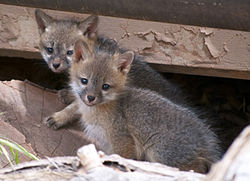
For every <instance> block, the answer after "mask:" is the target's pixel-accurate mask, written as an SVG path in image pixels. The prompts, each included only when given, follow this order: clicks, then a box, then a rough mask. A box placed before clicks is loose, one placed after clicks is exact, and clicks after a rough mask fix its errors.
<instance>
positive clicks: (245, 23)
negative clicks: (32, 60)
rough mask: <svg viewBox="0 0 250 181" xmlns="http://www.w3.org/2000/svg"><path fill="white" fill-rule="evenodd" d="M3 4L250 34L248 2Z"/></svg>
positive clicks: (21, 0)
mask: <svg viewBox="0 0 250 181" xmlns="http://www.w3.org/2000/svg"><path fill="white" fill-rule="evenodd" d="M1 3H6V4H10V5H19V6H28V7H36V8H45V9H54V10H61V11H71V12H77V13H89V14H99V15H105V16H115V17H123V18H132V19H142V20H151V21H161V22H168V23H176V24H186V25H195V26H207V27H213V28H226V29H235V30H244V31H250V21H249V19H250V1H249V0H213V1H204V0H203V1H201V0H146V1H145V0H84V1H82V0H71V1H68V0H60V1H51V0H29V1H27V0H18V1H16V0H1Z"/></svg>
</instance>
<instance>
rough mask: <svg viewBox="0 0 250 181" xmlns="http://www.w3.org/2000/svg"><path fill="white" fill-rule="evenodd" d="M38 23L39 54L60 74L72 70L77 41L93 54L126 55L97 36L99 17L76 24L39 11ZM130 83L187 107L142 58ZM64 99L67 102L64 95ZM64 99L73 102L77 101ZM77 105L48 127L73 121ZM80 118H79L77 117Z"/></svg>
mask: <svg viewBox="0 0 250 181" xmlns="http://www.w3.org/2000/svg"><path fill="white" fill-rule="evenodd" d="M35 15H36V21H37V24H38V29H39V33H40V51H41V54H42V56H43V58H44V60H45V61H46V62H47V64H48V66H49V68H50V69H51V70H52V71H54V72H56V73H60V72H63V71H67V70H68V69H69V68H70V67H71V59H72V56H73V54H74V50H73V45H74V43H75V41H76V40H78V39H81V40H82V41H83V42H84V43H85V45H86V46H85V48H86V50H88V51H90V52H91V51H93V50H94V49H96V48H97V47H98V48H99V49H101V50H103V51H106V52H114V51H118V52H124V51H125V50H123V49H121V48H120V47H119V46H118V45H117V43H116V42H115V41H114V40H111V39H109V38H105V37H103V36H98V34H97V27H98V17H97V16H94V15H93V16H90V17H88V18H87V19H86V20H83V21H81V22H76V21H73V20H56V19H54V18H52V17H50V16H49V15H47V14H45V13H44V12H43V11H41V10H36V12H35ZM128 76H129V77H130V80H131V81H130V84H132V85H134V86H136V87H138V88H146V89H150V90H153V91H156V92H158V93H159V94H161V95H163V96H164V97H167V98H169V99H170V100H172V101H173V102H176V103H180V104H185V98H184V96H183V94H182V93H181V91H180V89H179V88H178V87H177V86H176V85H174V84H172V83H171V82H170V81H168V80H165V79H164V78H163V77H162V76H161V75H160V74H159V73H157V72H156V71H154V70H153V69H152V68H151V67H150V66H149V65H147V64H146V63H145V62H143V60H142V57H139V56H135V58H134V61H133V63H132V65H131V71H130V72H129V75H128ZM65 92H66V94H67V93H68V92H67V91H61V93H63V95H61V96H62V98H63V100H64V97H65V96H64V93H65ZM67 97H69V100H67V99H66V100H64V102H66V103H70V102H72V101H73V99H74V98H70V97H71V96H67ZM76 110H77V104H75V103H74V102H73V103H72V104H70V105H69V106H67V107H66V108H65V109H64V110H62V111H60V112H57V113H54V114H53V115H51V116H50V117H48V118H46V120H45V121H46V122H47V125H48V126H53V128H54V129H57V128H59V127H61V126H63V125H65V124H67V123H68V122H70V121H72V118H73V117H74V115H75V114H74V112H75V111H76ZM76 119H77V116H76Z"/></svg>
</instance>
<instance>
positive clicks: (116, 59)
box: [70, 40, 220, 173]
mask: <svg viewBox="0 0 250 181" xmlns="http://www.w3.org/2000/svg"><path fill="white" fill-rule="evenodd" d="M86 46H87V45H86V44H85V43H84V42H82V41H81V40H79V41H77V43H76V45H75V48H74V51H75V55H74V58H73V62H72V68H71V70H70V78H71V84H70V85H71V87H72V91H73V93H74V94H75V97H76V101H77V104H78V107H79V112H80V113H81V115H82V119H83V120H84V121H83V124H84V125H85V127H86V133H87V135H89V137H92V138H93V139H97V138H98V139H99V140H96V141H97V143H99V145H101V147H102V146H103V147H102V149H103V150H104V151H105V152H107V153H117V154H120V155H121V156H124V157H127V158H133V159H138V160H147V161H152V162H160V163H163V164H166V165H169V166H174V167H178V168H180V169H181V170H194V171H197V172H201V173H205V172H207V171H208V169H209V168H210V165H211V163H213V162H215V161H216V160H217V159H218V158H219V155H220V152H219V147H218V144H217V139H216V136H215V135H214V133H213V132H212V131H211V130H210V129H209V127H208V126H207V125H206V124H204V123H203V122H202V121H201V120H200V119H199V118H198V117H197V116H196V114H194V113H193V112H192V111H191V110H189V109H188V108H184V107H182V106H179V105H177V104H175V103H173V102H172V101H170V100H169V99H167V98H165V97H163V96H162V95H160V94H158V93H156V92H153V91H151V90H148V89H141V88H138V87H136V86H133V85H131V84H130V81H131V79H130V77H129V72H130V70H131V68H132V67H131V63H132V61H133V60H134V53H133V52H132V51H125V52H122V53H121V52H114V54H112V53H107V52H105V51H101V50H100V49H99V48H96V49H95V51H94V52H92V53H91V52H89V51H86ZM103 143H104V144H103Z"/></svg>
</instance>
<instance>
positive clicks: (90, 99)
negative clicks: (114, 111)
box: [87, 96, 95, 102]
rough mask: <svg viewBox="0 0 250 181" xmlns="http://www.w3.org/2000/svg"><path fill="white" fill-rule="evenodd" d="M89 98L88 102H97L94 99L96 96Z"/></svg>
mask: <svg viewBox="0 0 250 181" xmlns="http://www.w3.org/2000/svg"><path fill="white" fill-rule="evenodd" d="M87 98H88V101H89V102H92V101H94V100H95V97H94V96H87Z"/></svg>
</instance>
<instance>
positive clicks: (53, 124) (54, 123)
mask: <svg viewBox="0 0 250 181" xmlns="http://www.w3.org/2000/svg"><path fill="white" fill-rule="evenodd" d="M44 122H45V124H46V126H48V127H49V128H53V129H54V130H57V129H58V128H60V127H62V126H63V125H64V121H62V120H60V119H58V118H57V116H56V113H55V114H53V115H51V116H49V117H46V118H45V119H44Z"/></svg>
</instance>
